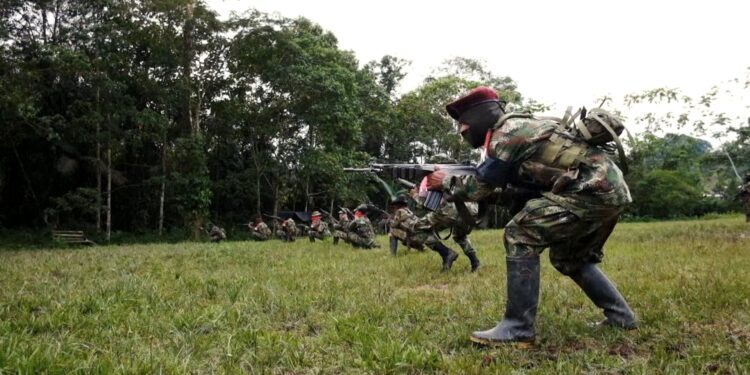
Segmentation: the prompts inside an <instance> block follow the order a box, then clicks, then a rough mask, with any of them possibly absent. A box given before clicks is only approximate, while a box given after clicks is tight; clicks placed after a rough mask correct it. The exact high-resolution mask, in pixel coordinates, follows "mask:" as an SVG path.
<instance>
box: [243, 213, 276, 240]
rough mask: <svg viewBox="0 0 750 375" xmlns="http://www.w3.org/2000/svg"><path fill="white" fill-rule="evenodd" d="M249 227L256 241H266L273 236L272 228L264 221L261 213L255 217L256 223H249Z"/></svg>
mask: <svg viewBox="0 0 750 375" xmlns="http://www.w3.org/2000/svg"><path fill="white" fill-rule="evenodd" d="M247 228H248V229H250V236H251V237H252V238H253V239H254V240H256V241H266V240H268V239H269V238H270V237H271V228H269V227H268V225H266V223H265V222H263V218H262V217H261V216H260V215H259V216H257V217H256V218H255V223H254V224H248V225H247Z"/></svg>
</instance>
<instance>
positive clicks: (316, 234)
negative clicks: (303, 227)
mask: <svg viewBox="0 0 750 375" xmlns="http://www.w3.org/2000/svg"><path fill="white" fill-rule="evenodd" d="M307 235H308V236H309V237H310V238H316V239H319V240H322V239H325V238H328V237H330V236H331V232H330V231H329V230H328V229H326V230H324V231H322V232H318V231H316V230H311V231H309V232H307Z"/></svg>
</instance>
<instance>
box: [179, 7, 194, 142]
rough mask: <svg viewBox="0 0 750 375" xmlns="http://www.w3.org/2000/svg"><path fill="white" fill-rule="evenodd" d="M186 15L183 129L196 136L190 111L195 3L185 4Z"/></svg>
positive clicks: (183, 54) (183, 28)
mask: <svg viewBox="0 0 750 375" xmlns="http://www.w3.org/2000/svg"><path fill="white" fill-rule="evenodd" d="M186 7H187V9H186V15H185V24H184V25H183V27H182V42H183V50H182V79H183V82H184V84H185V97H184V98H183V100H184V107H185V108H184V111H185V112H184V113H183V116H184V124H183V127H184V128H186V130H187V131H188V132H189V134H192V135H196V134H197V131H196V129H195V126H194V124H193V116H192V111H191V105H190V102H191V97H192V94H193V92H192V91H193V90H192V87H191V86H192V81H191V76H192V73H193V72H192V66H191V64H192V62H193V8H194V7H195V1H194V0H191V1H190V2H188V3H187V4H186Z"/></svg>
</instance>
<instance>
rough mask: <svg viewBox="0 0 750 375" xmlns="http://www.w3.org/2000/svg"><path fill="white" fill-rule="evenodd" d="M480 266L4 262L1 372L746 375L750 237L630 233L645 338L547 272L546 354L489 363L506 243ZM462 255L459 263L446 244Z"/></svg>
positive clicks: (120, 250) (378, 258)
mask: <svg viewBox="0 0 750 375" xmlns="http://www.w3.org/2000/svg"><path fill="white" fill-rule="evenodd" d="M472 238H473V241H474V243H475V244H476V246H477V248H478V249H479V251H480V257H481V259H482V261H483V264H484V267H483V268H482V269H481V270H480V272H478V273H476V274H472V273H470V272H469V265H468V260H467V258H466V257H463V256H462V257H460V258H459V260H458V261H457V262H456V264H455V266H454V268H453V270H452V271H451V272H450V273H448V274H441V273H439V272H438V269H439V258H438V256H437V254H435V253H433V252H429V251H428V252H416V251H412V252H400V253H399V255H398V257H396V258H393V257H391V256H390V255H389V254H388V250H387V243H386V238H385V237H381V238H380V239H379V240H380V242H381V244H382V245H383V248H381V249H378V250H374V251H365V250H353V249H351V248H349V247H347V246H343V245H341V244H340V245H339V246H337V247H334V246H333V245H332V244H331V243H330V241H328V242H324V243H320V242H317V243H315V244H310V243H309V242H307V241H306V240H305V241H301V240H300V241H297V242H296V243H294V244H284V243H281V242H279V241H276V240H274V241H270V242H266V243H254V242H226V243H222V244H210V243H180V244H169V245H142V246H138V245H136V246H111V247H106V246H99V247H94V248H78V249H50V250H27V251H0V373H26V374H36V373H44V372H47V373H70V372H76V373H120V372H122V373H273V374H307V373H325V374H339V373H347V374H348V373H373V374H383V373H457V374H458V373H509V372H521V373H545V374H547V373H618V374H619V373H643V374H659V373H674V374H684V373H714V372H715V373H728V374H735V373H736V374H741V373H748V372H750V300H749V299H750V225H748V224H745V223H744V221H743V220H742V219H741V218H740V217H739V216H731V217H723V218H720V219H716V220H704V221H682V222H663V223H641V224H639V223H625V224H621V225H619V226H618V228H617V230H616V231H615V233H614V235H613V236H612V238H611V240H610V242H609V243H608V246H607V248H606V254H607V257H606V259H605V261H604V264H603V269H604V270H605V271H606V272H607V273H608V275H609V276H610V278H611V279H612V280H613V281H615V282H616V283H617V284H618V285H619V287H620V290H621V292H622V293H623V295H625V297H626V298H627V299H628V300H629V302H630V304H631V306H632V307H633V309H634V310H635V311H636V313H637V314H638V315H639V318H640V319H641V323H642V328H641V329H640V330H638V331H631V332H623V331H619V330H615V329H598V328H593V327H590V326H588V325H587V323H588V322H590V321H595V320H598V319H600V318H601V313H600V312H599V311H598V310H597V309H596V308H595V307H594V306H593V305H592V304H591V303H590V302H589V301H588V300H587V299H586V298H585V296H584V295H583V293H582V292H580V291H579V290H578V289H577V287H576V286H575V284H574V283H573V282H572V281H570V280H568V279H567V278H565V277H563V276H561V275H560V274H558V273H557V272H556V271H555V270H554V269H553V268H552V267H551V266H550V264H549V261H548V260H547V259H546V258H545V259H544V261H543V268H542V292H541V303H540V311H539V319H538V322H537V331H538V339H537V345H536V346H535V347H534V348H533V349H530V350H522V349H517V348H513V347H507V348H500V349H482V348H478V347H475V346H472V345H471V344H470V342H469V341H468V339H467V338H468V335H469V333H471V331H473V330H476V329H485V328H489V327H491V326H493V325H494V324H495V322H496V320H497V319H499V318H500V316H501V314H502V312H503V305H504V302H505V276H504V270H505V263H504V252H503V249H502V233H501V231H481V232H475V233H474V234H473V235H472ZM448 244H449V245H452V246H453V247H455V244H453V243H452V242H451V241H449V242H448Z"/></svg>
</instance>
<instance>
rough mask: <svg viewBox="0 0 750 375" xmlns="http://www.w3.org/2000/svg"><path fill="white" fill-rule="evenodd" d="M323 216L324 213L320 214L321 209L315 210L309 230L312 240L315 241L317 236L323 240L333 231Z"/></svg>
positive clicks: (308, 233)
mask: <svg viewBox="0 0 750 375" xmlns="http://www.w3.org/2000/svg"><path fill="white" fill-rule="evenodd" d="M322 217H323V215H321V214H320V211H313V213H312V215H311V218H312V220H311V223H310V230H309V231H308V232H307V235H308V237H310V242H315V239H316V238H317V239H319V240H322V239H325V238H326V237H328V236H330V235H331V231H330V230H328V224H327V223H326V222H325V221H323V220H321V219H322Z"/></svg>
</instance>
